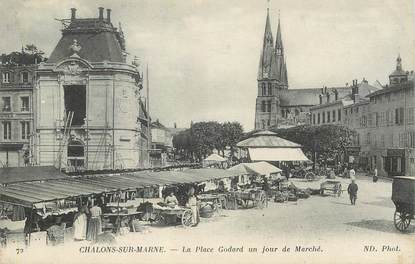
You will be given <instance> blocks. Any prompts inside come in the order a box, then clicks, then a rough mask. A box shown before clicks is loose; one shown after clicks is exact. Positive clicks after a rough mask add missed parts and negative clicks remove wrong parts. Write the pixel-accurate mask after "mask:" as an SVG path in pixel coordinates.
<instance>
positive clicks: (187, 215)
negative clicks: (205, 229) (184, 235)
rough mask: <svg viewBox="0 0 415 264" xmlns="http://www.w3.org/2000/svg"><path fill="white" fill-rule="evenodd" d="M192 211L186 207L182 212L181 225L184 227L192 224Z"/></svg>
mask: <svg viewBox="0 0 415 264" xmlns="http://www.w3.org/2000/svg"><path fill="white" fill-rule="evenodd" d="M192 219H193V212H192V210H190V209H188V210H186V211H184V212H183V214H182V225H183V226H184V227H190V226H192V225H193V221H192Z"/></svg>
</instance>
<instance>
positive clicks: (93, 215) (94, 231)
mask: <svg viewBox="0 0 415 264" xmlns="http://www.w3.org/2000/svg"><path fill="white" fill-rule="evenodd" d="M101 215H102V209H101V207H99V206H98V205H97V204H94V205H93V206H91V205H89V206H88V205H82V206H80V207H79V208H78V212H77V213H76V214H75V216H74V223H73V228H74V240H75V241H82V240H89V241H96V240H97V237H98V235H99V234H101V233H102V220H101Z"/></svg>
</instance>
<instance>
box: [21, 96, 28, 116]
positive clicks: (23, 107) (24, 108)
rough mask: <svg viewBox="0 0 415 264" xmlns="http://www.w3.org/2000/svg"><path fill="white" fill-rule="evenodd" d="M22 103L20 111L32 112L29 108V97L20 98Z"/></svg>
mask: <svg viewBox="0 0 415 264" xmlns="http://www.w3.org/2000/svg"><path fill="white" fill-rule="evenodd" d="M20 102H21V108H20V111H22V112H29V110H30V107H29V96H23V97H20Z"/></svg>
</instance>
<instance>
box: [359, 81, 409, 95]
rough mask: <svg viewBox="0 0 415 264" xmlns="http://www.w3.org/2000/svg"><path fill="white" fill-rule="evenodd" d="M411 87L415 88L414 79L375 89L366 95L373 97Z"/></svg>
mask: <svg viewBox="0 0 415 264" xmlns="http://www.w3.org/2000/svg"><path fill="white" fill-rule="evenodd" d="M410 88H412V89H413V88H414V81H407V82H405V83H400V84H395V85H391V86H386V87H385V88H383V89H380V90H377V91H374V92H372V93H370V94H368V95H366V97H373V96H377V95H381V94H386V93H391V92H397V91H400V90H403V89H410Z"/></svg>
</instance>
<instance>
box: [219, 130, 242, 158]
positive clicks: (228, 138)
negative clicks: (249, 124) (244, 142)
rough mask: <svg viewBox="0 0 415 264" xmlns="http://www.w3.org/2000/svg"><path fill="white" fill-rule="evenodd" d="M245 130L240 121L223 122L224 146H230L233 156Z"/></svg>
mask: <svg viewBox="0 0 415 264" xmlns="http://www.w3.org/2000/svg"><path fill="white" fill-rule="evenodd" d="M243 132H244V131H243V128H242V125H241V124H240V123H239V122H225V123H223V124H222V135H223V136H222V137H223V145H224V148H226V147H229V148H230V150H231V157H233V154H234V152H235V147H236V144H237V143H238V142H239V141H241V138H242V135H243ZM224 148H223V149H224Z"/></svg>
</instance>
